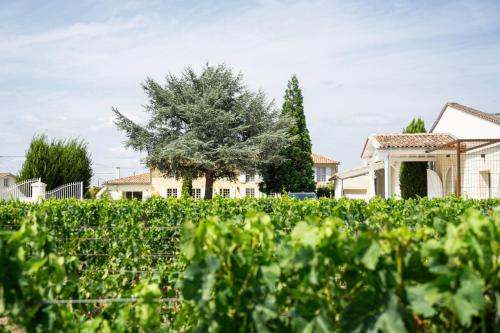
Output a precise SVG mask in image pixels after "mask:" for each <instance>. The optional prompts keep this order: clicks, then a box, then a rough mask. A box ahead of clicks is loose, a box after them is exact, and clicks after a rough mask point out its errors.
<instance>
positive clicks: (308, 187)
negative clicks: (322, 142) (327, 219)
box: [262, 75, 316, 193]
mask: <svg viewBox="0 0 500 333" xmlns="http://www.w3.org/2000/svg"><path fill="white" fill-rule="evenodd" d="M281 117H283V118H288V119H292V120H293V125H292V126H291V127H290V128H289V134H290V137H291V140H290V142H289V144H288V145H287V146H286V147H285V148H284V149H283V150H281V151H280V152H278V154H280V155H281V156H282V158H281V159H280V161H281V162H280V164H278V165H275V166H271V167H269V168H267V170H265V172H264V173H263V175H262V176H263V184H262V190H263V191H264V192H267V193H273V192H275V193H276V192H281V191H282V190H285V191H290V192H312V191H314V190H315V188H316V183H315V182H314V170H313V161H312V157H311V147H312V145H311V138H310V136H309V131H308V129H307V125H306V116H305V114H304V98H303V97H302V91H301V89H300V87H299V80H298V79H297V76H295V75H293V76H292V78H291V79H290V80H289V81H288V87H287V89H286V91H285V97H284V102H283V107H282V110H281Z"/></svg>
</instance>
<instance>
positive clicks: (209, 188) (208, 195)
mask: <svg viewBox="0 0 500 333" xmlns="http://www.w3.org/2000/svg"><path fill="white" fill-rule="evenodd" d="M213 193H214V178H213V175H212V173H211V172H210V171H207V172H206V173H205V200H212V195H213Z"/></svg>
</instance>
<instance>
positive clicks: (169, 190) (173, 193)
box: [167, 188, 177, 198]
mask: <svg viewBox="0 0 500 333" xmlns="http://www.w3.org/2000/svg"><path fill="white" fill-rule="evenodd" d="M167 198H177V189H176V188H167Z"/></svg>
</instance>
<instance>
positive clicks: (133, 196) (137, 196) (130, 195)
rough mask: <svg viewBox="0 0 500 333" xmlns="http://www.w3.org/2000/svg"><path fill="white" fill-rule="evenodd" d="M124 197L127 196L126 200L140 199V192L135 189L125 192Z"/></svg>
mask: <svg viewBox="0 0 500 333" xmlns="http://www.w3.org/2000/svg"><path fill="white" fill-rule="evenodd" d="M125 198H127V199H128V200H133V199H137V200H142V192H136V191H132V192H125Z"/></svg>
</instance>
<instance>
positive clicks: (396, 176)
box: [394, 162, 401, 198]
mask: <svg viewBox="0 0 500 333" xmlns="http://www.w3.org/2000/svg"><path fill="white" fill-rule="evenodd" d="M400 170H401V162H394V196H395V197H396V198H401V188H400V187H399V173H400Z"/></svg>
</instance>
